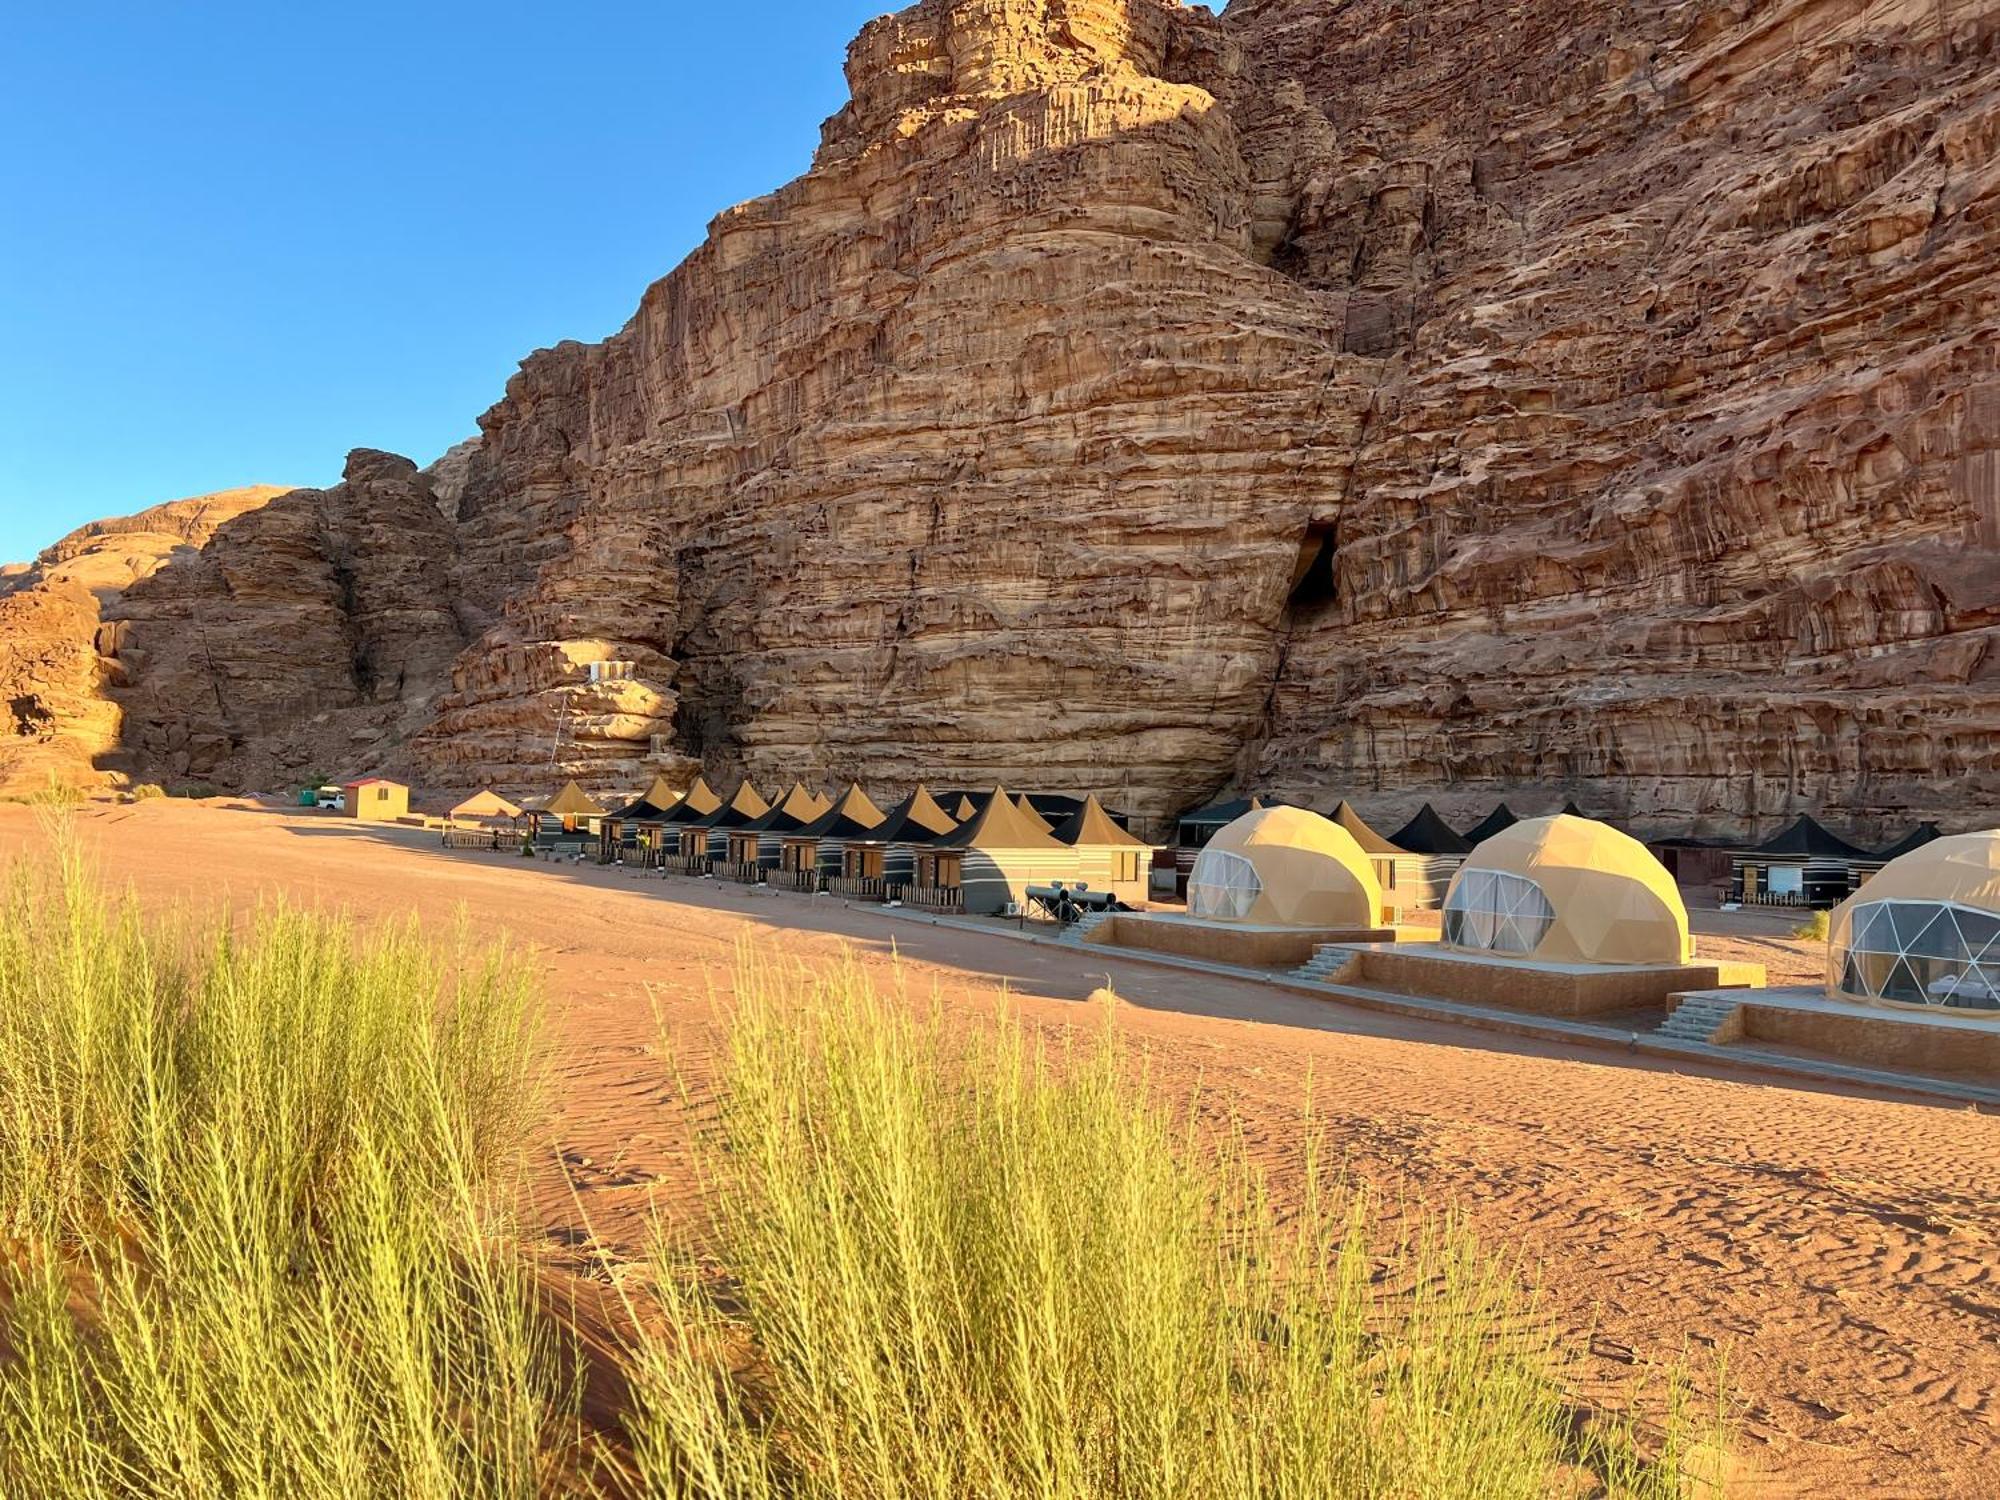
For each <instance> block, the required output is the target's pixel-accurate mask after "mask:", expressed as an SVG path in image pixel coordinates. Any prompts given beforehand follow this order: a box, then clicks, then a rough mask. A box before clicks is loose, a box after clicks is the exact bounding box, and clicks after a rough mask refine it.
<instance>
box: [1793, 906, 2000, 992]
mask: <svg viewBox="0 0 2000 1500" xmlns="http://www.w3.org/2000/svg"><path fill="white" fill-rule="evenodd" d="M1829 963H1830V966H1831V967H1832V969H1833V971H1834V973H1835V974H1836V975H1838V979H1837V981H1836V982H1837V984H1838V986H1839V988H1840V989H1841V990H1842V991H1843V992H1845V993H1847V994H1849V995H1853V996H1856V997H1860V998H1865V999H1871V1000H1889V1001H1895V1002H1897V1003H1900V1004H1903V1005H1934V1006H1939V1007H1942V1008H1945V1009H1952V1010H1980V1011H2000V916H1995V915H1994V914H1993V913H1991V912H1983V911H1975V910H1973V909H1972V908H1970V907H1964V906H1955V905H1952V904H1950V903H1947V902H1933V901H1875V902H1869V903H1867V904H1864V905H1862V906H1859V907H1857V908H1856V909H1855V910H1854V913H1853V915H1852V918H1851V920H1850V921H1849V923H1848V930H1847V933H1846V935H1845V942H1844V944H1843V943H1841V942H1839V941H1836V944H1835V948H1834V951H1833V952H1832V953H1830V954H1829Z"/></svg>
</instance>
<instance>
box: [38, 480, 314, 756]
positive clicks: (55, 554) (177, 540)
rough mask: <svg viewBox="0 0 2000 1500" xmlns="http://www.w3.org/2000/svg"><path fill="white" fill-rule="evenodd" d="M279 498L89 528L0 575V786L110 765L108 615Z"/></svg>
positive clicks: (266, 494) (114, 735)
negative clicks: (165, 570)
mask: <svg viewBox="0 0 2000 1500" xmlns="http://www.w3.org/2000/svg"><path fill="white" fill-rule="evenodd" d="M284 493H285V491H284V488H283V487H282V486H277V485H252V486H249V487H247V488H243V489H234V490H223V491H220V492H218V493H216V494H212V495H197V496H194V497H193V498H191V499H187V500H171V501H168V502H166V503H165V504H161V505H154V506H150V507H148V508H147V509H145V510H142V511H140V512H138V513H137V514H136V515H131V516H123V517H119V518H117V519H114V520H108V521H93V522H92V523H91V524H90V525H88V526H84V527H81V528H79V529H78V530H76V531H73V532H71V533H70V534H69V535H68V536H66V537H64V538H63V539H62V540H61V541H59V542H57V543H56V544H55V545H54V546H52V547H50V548H48V549H47V550H45V551H44V552H43V553H42V555H41V556H40V557H39V558H37V559H36V560H35V561H34V562H33V563H30V564H27V565H25V566H17V567H12V568H9V569H7V570H5V572H4V573H0V698H4V701H5V706H6V715H5V717H4V719H0V786H5V787H7V788H10V789H12V790H14V791H16V792H32V791H35V790H38V789H39V788H41V787H43V786H46V785H47V784H48V782H49V781H50V780H51V779H54V780H56V781H59V782H63V783H65V784H77V783H80V782H84V783H87V782H89V781H91V780H93V779H94V778H95V775H96V772H97V771H98V769H99V766H98V765H97V762H98V761H99V760H100V759H101V758H115V757H116V756H117V753H118V741H119V727H120V725H119V713H118V708H117V706H116V704H114V703H113V702H112V701H111V699H110V697H109V696H108V691H109V689H110V687H111V686H112V685H113V684H114V682H115V681H116V677H117V671H118V669H117V667H116V665H115V664H114V663H112V662H111V661H110V660H109V659H108V658H107V657H106V656H104V655H103V654H102V653H101V652H100V649H99V648H100V646H101V645H102V644H103V642H102V640H101V633H100V625H101V623H102V620H103V617H104V615H105V613H106V612H107V611H111V610H115V609H116V608H117V606H118V604H119V602H120V600H121V599H122V597H123V595H124V593H125V591H126V590H127V589H129V588H131V587H132V586H133V585H134V584H135V583H136V582H138V581H139V580H140V579H143V578H146V577H149V576H150V575H152V574H153V573H155V572H157V571H158V570H159V569H160V568H162V567H164V566H167V565H169V564H170V563H171V562H173V561H174V560H176V559H181V560H186V559H189V558H191V557H193V556H194V555H195V553H196V552H197V551H198V550H199V549H200V548H201V547H202V546H203V544H205V543H206V542H207V541H208V539H209V538H210V537H211V536H213V535H214V533H215V531H216V529H217V528H218V527H220V526H222V525H224V524H225V523H227V522H229V521H232V520H234V519H236V518H237V517H239V516H242V515H245V514H247V513H249V512H251V511H254V510H256V509H257V508H258V507H260V506H262V505H264V504H266V503H268V502H269V501H270V500H272V499H273V498H274V497H276V496H278V495H281V494H284Z"/></svg>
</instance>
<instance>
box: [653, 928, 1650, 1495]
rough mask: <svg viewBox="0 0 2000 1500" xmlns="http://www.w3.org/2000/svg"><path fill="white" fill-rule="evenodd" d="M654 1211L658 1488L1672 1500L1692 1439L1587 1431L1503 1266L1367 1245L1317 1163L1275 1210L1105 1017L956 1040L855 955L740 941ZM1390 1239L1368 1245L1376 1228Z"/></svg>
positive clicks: (1612, 1429) (1431, 1238) (1415, 1245)
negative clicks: (688, 1159)
mask: <svg viewBox="0 0 2000 1500" xmlns="http://www.w3.org/2000/svg"><path fill="white" fill-rule="evenodd" d="M737 989H738V1004H737V1008H736V1010H735V1012H734V1015H733V1018H732V1025H731V1030H730V1035H729V1041H728V1044H727V1050H726V1054H725V1058H724V1061H723V1063H722V1079H721V1096H722V1108H721V1113H720V1118H719V1123H718V1124H717V1127H716V1139H715V1140H714V1141H713V1142H712V1143H711V1145H712V1147H713V1149H712V1150H710V1151H709V1152H707V1153H706V1155H705V1160H706V1163H707V1165H706V1171H707V1172H708V1174H709V1179H710V1180H709V1182H708V1199H707V1206H708V1209H709V1210H710V1217H709V1218H708V1219H707V1221H706V1222H705V1223H704V1224H703V1225H702V1226H701V1227H700V1228H699V1229H698V1230H690V1229H677V1228H676V1227H675V1226H673V1225H669V1224H664V1223H663V1224H662V1225H661V1227H660V1229H659V1235H660V1243H659V1246H658V1248H657V1259H658V1261H659V1264H660V1268H661V1271H660V1275H659V1277H658V1286H659V1291H658V1297H659V1307H658V1308H657V1309H656V1310H655V1312H656V1316H655V1317H653V1318H652V1319H651V1320H649V1326H651V1327H652V1328H653V1329H654V1330H655V1331H654V1332H653V1333H652V1334H651V1335H649V1336H647V1337H645V1338H643V1339H642V1340H641V1341H640V1346H639V1348H638V1350H637V1352H636V1354H635V1363H636V1366H637V1369H636V1375H635V1384H636V1389H637V1396H636V1407H637V1410H636V1414H635V1416H634V1418H633V1421H632V1430H633V1434H634V1441H635V1445H636V1450H637V1451H636V1458H637V1463H638V1467H639V1469H640V1471H641V1474H642V1475H643V1479H644V1482H645V1485H646V1487H647V1491H648V1493H649V1494H651V1495H654V1496H658V1497H667V1500H773V1497H784V1500H835V1497H839V1500H904V1497H911V1500H915V1497H927V1500H960V1497H967V1496H979V1497H990V1500H1012V1497H1022V1500H1026V1497H1030V1496H1032V1497H1035V1500H1070V1497H1074V1500H1085V1497H1089V1500H1122V1497H1133V1500H1137V1497H1146V1500H1171V1497H1186V1500H1197V1497H1199V1500H1233V1497H1252V1496H1255V1497H1269V1500H1283V1497H1300V1500H1305V1497H1314V1500H1323V1497H1345V1496H1399V1497H1412V1500H1417V1497H1421V1500H1457V1497H1486V1496H1492V1497H1513V1496H1519V1497H1522V1500H1529V1497H1533V1500H1540V1497H1543V1496H1546V1495H1550V1494H1560V1493H1577V1494H1588V1493H1608V1494H1615V1495H1625V1496H1635V1497H1641V1496H1642V1497H1666V1496H1676V1497H1678V1496H1680V1495H1681V1494H1682V1493H1683V1479H1684V1477H1685V1476H1684V1475H1683V1473H1682V1469H1683V1455H1684V1454H1685V1452H1686V1450H1687V1441H1686V1431H1685V1427H1686V1424H1685V1423H1684V1422H1683V1421H1682V1420H1681V1419H1680V1418H1679V1417H1678V1416H1676V1417H1675V1418H1674V1420H1673V1421H1671V1422H1670V1423H1669V1431H1668V1433H1667V1436H1666V1441H1665V1443H1664V1445H1663V1446H1662V1445H1661V1444H1660V1443H1658V1442H1654V1443H1652V1444H1650V1445H1649V1448H1650V1452H1649V1453H1648V1455H1647V1456H1646V1457H1644V1458H1641V1457H1640V1456H1639V1453H1638V1450H1637V1448H1636V1447H1635V1446H1634V1445H1633V1442H1632V1438H1633V1436H1634V1432H1633V1428H1632V1425H1631V1424H1630V1423H1629V1422H1626V1421H1614V1422H1611V1423H1609V1424H1603V1425H1600V1426H1597V1427H1593V1426H1592V1425H1591V1424H1589V1423H1588V1422H1585V1421H1581V1420H1579V1418H1578V1414H1577V1412H1576V1410H1575V1409H1574V1407H1573V1406H1572V1404H1571V1403H1570V1402H1569V1401H1568V1400H1567V1399H1566V1398H1565V1395H1564V1390H1563V1379H1562V1377H1563V1374H1564V1358H1563V1354H1562V1351H1561V1350H1560V1349H1559V1348H1558V1347H1557V1346H1556V1345H1555V1343H1554V1342H1553V1341H1552V1339H1551V1336H1550V1335H1549V1334H1548V1333H1547V1332H1545V1331H1543V1330H1544V1329H1545V1328H1546V1320H1543V1319H1541V1318H1539V1317H1538V1316H1537V1315H1536V1309H1535V1308H1534V1306H1533V1304H1532V1300H1531V1298H1530V1297H1529V1296H1528V1295H1527V1294H1526V1293H1524V1292H1523V1291H1522V1289H1521V1287H1520V1284H1519V1283H1518V1281H1517V1279H1516V1278H1515V1276H1514V1275H1513V1274H1512V1273H1511V1269H1510V1268H1509V1267H1508V1266H1507V1265H1505V1264H1503V1263H1502V1262H1500V1261H1497V1260H1496V1259H1494V1258H1493V1257H1491V1256H1489V1255H1487V1254H1484V1253H1482V1251H1481V1250H1480V1249H1479V1247H1478V1246H1477V1245H1476V1244H1475V1243H1474V1242H1473V1241H1472V1239H1471V1238H1470V1237H1469V1236H1468V1235H1467V1234H1466V1233H1464V1232H1463V1231H1462V1230H1461V1229H1459V1228H1457V1227H1455V1226H1454V1225H1453V1224H1451V1223H1450V1222H1444V1221H1439V1222H1433V1223H1430V1224H1428V1225H1425V1226H1421V1227H1418V1228H1415V1229H1413V1230H1411V1231H1409V1232H1407V1233H1405V1234H1404V1235H1402V1236H1401V1237H1400V1238H1399V1239H1397V1240H1396V1242H1395V1243H1393V1244H1392V1245H1390V1246H1389V1247H1387V1248H1384V1247H1381V1246H1375V1247H1373V1248H1371V1225H1370V1223H1369V1222H1368V1216H1367V1213H1366V1211H1365V1206H1364V1202H1363V1199H1362V1198H1361V1197H1360V1196H1359V1195H1357V1194H1352V1193H1348V1192H1345V1191H1343V1190H1341V1189H1340V1188H1339V1187H1338V1185H1337V1184H1336V1183H1335V1182H1334V1181H1333V1180H1332V1174H1330V1173H1329V1172H1328V1171H1327V1170H1326V1168H1325V1167H1324V1166H1323V1164H1322V1163H1321V1161H1320V1160H1319V1154H1318V1152H1317V1151H1316V1150H1312V1149H1309V1150H1308V1153H1307V1154H1308V1157H1309V1160H1308V1161H1307V1163H1306V1166H1305V1171H1304V1182H1303V1187H1302V1189H1301V1191H1300V1194H1299V1195H1298V1196H1297V1198H1296V1201H1293V1202H1290V1203H1288V1204H1287V1205H1286V1206H1285V1207H1284V1208H1283V1210H1282V1211H1281V1210H1280V1209H1279V1208H1278V1207H1277V1206H1276V1205H1274V1203H1273V1202H1272V1201H1271V1200H1270V1199H1268V1198H1267V1197H1266V1195H1265V1192H1264V1188H1263V1184H1262V1181H1261V1179H1260V1175H1259V1174H1258V1173H1257V1172H1256V1171H1255V1170H1254V1169H1253V1167H1252V1165H1251V1164H1250V1163H1249V1162H1248V1161H1247V1160H1246V1158H1245V1154H1244V1152H1243V1151H1242V1149H1241V1148H1240V1146H1239V1145H1237V1144H1235V1143H1233V1142H1231V1141H1228V1140H1224V1141H1222V1142H1221V1143H1219V1144H1218V1143H1217V1142H1216V1141H1215V1139H1214V1134H1213V1132H1212V1131H1209V1132H1207V1133H1204V1132H1202V1131H1200V1130H1199V1129H1198V1128H1197V1127H1196V1126H1195V1124H1194V1123H1193V1122H1192V1121H1189V1120H1186V1119H1185V1118H1182V1119H1179V1120H1177V1117H1176V1116H1175V1114H1174V1113H1173V1112H1171V1111H1170V1110H1168V1109H1167V1108H1165V1107H1164V1106H1163V1105H1162V1104H1160V1103H1159V1102H1157V1100H1156V1099H1155V1098H1154V1096H1153V1094H1152V1092H1151V1091H1150V1090H1149V1087H1148V1084H1147V1081H1146V1079H1145V1076H1144V1070H1143V1065H1142V1060H1141V1059H1139V1058H1136V1057H1135V1056H1133V1055H1132V1054H1131V1050H1130V1049H1129V1047H1128V1046H1127V1044H1126V1043H1124V1042H1123V1041H1121V1039H1120V1037H1119V1034H1118V1032H1117V1030H1116V1028H1115V1026H1111V1025H1108V1024H1107V1026H1106V1027H1105V1028H1104V1029H1103V1030H1102V1031H1101V1032H1100V1033H1099V1034H1098V1035H1096V1036H1095V1037H1094V1039H1090V1040H1087V1041H1085V1042H1082V1043H1079V1044H1070V1045H1065V1046H1058V1047H1055V1048H1053V1049H1052V1048H1050V1047H1049V1046H1047V1045H1045V1044H1043V1043H1041V1042H1039V1041H1037V1040H1036V1039H1035V1038H1034V1037H1033V1036H1032V1035H1030V1034H1029V1033H1028V1032H1027V1031H1025V1030H1024V1029H1023V1028H1022V1027H1021V1026H1020V1025H1018V1024H1017V1023H1014V1022H1011V1021H1008V1020H1006V1019H1004V1018H1003V1019H1002V1021H1001V1023H1000V1024H999V1026H998V1027H997V1029H989V1030H975V1031H974V1032H973V1033H972V1034H971V1035H970V1036H969V1037H968V1036H964V1035H961V1034H958V1033H954V1032H952V1031H950V1030H948V1029H947V1028H946V1027H945V1026H944V1025H942V1024H941V1021H940V1018H939V1017H938V1016H937V1014H936V1013H935V1012H932V1013H930V1014H925V1013H923V1012H922V1011H920V1010H917V1009H913V1008H911V1007H908V1006H906V1005H903V1004H901V1003H900V1002H896V1001H892V1000H887V999H884V998H883V997H880V996H878V995H877V994H876V993H875V992H874V991H873V990H872V989H871V988H870V986H869V983H868V981H867V980H866V978H865V977H864V976H863V975H862V974H861V973H860V972H859V970H858V969H856V968H855V967H853V966H851V965H850V966H847V967H844V968H840V969H838V970H835V971H832V972H830V973H826V974H821V975H807V974H784V975H781V974H778V973H775V972H774V971H772V970H771V969H769V968H768V967H762V966H759V965H758V964H756V963H754V962H752V961H750V960H748V959H746V960H745V961H744V962H743V964H742V965H741V966H740V972H739V975H738V979H737ZM1376 1237H1378V1238H1379V1235H1377V1236H1376Z"/></svg>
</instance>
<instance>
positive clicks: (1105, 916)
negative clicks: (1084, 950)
mask: <svg viewBox="0 0 2000 1500" xmlns="http://www.w3.org/2000/svg"><path fill="white" fill-rule="evenodd" d="M1114 915H1116V913H1114V912H1108V911H1087V912H1085V913H1084V914H1083V915H1082V916H1080V917H1078V918H1077V919H1076V920H1075V921H1074V922H1072V923H1070V924H1069V926H1067V927H1065V928H1064V929H1063V930H1062V932H1061V933H1060V934H1058V936H1057V937H1056V941H1057V942H1059V943H1069V944H1071V945H1072V946H1081V945H1082V944H1083V943H1086V942H1088V941H1089V940H1090V935H1091V934H1092V933H1093V932H1095V931H1097V929H1098V928H1100V927H1102V926H1103V925H1104V924H1105V923H1106V922H1108V921H1110V920H1111V918H1112V917H1113V916H1114Z"/></svg>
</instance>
